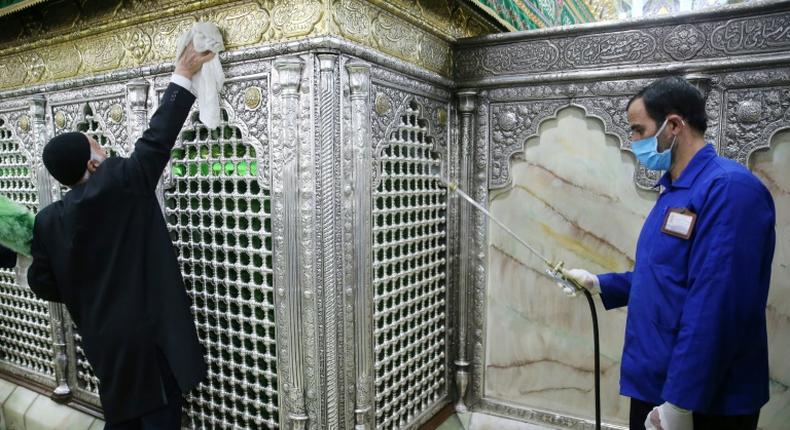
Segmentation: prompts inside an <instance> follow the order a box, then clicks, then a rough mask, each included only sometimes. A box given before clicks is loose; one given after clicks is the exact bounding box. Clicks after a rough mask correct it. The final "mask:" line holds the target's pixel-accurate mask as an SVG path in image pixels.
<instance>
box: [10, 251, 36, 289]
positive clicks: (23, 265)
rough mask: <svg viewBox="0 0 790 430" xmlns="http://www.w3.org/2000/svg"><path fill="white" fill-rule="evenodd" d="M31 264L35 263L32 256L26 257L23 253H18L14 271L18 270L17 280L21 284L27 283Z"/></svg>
mask: <svg viewBox="0 0 790 430" xmlns="http://www.w3.org/2000/svg"><path fill="white" fill-rule="evenodd" d="M31 264H33V258H32V257H26V256H24V255H22V254H17V255H16V266H15V267H14V271H15V272H16V281H17V283H18V284H19V285H27V269H29V268H30V265H31Z"/></svg>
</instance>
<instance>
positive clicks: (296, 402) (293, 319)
mask: <svg viewBox="0 0 790 430" xmlns="http://www.w3.org/2000/svg"><path fill="white" fill-rule="evenodd" d="M303 66H304V63H303V61H302V60H301V59H299V58H297V57H286V58H282V59H278V60H277V61H276V62H275V64H274V67H275V68H276V69H277V72H278V78H279V81H278V82H277V84H278V85H279V90H280V97H281V101H280V105H279V107H280V111H279V112H278V114H279V115H278V117H279V119H280V123H279V124H278V126H279V127H280V136H281V141H280V142H278V143H279V145H280V149H281V151H282V166H281V170H280V169H278V168H276V167H275V169H277V170H280V172H279V173H280V175H279V178H278V175H276V174H275V175H274V180H273V183H274V190H275V199H276V200H279V204H275V207H276V209H275V210H277V209H278V207H279V211H280V214H277V215H275V216H282V217H283V220H284V221H283V231H282V232H281V234H278V237H280V238H283V239H284V242H283V243H281V244H280V245H281V246H280V247H279V250H278V252H277V254H279V257H278V258H281V259H282V260H283V269H284V273H283V275H282V276H281V277H278V279H279V278H282V281H283V282H282V283H281V284H280V285H277V292H278V295H279V296H280V298H281V299H283V298H284V299H285V306H286V307H287V308H288V327H289V335H290V339H289V342H288V344H289V346H290V350H286V351H285V352H286V357H285V358H287V359H288V362H287V363H286V365H287V366H288V370H289V373H286V374H285V375H284V376H285V378H284V382H285V386H284V387H283V388H284V389H285V391H286V395H287V397H288V401H289V403H290V409H289V410H288V421H289V422H290V425H291V428H293V429H300V430H301V429H304V428H306V425H307V418H308V417H307V413H306V408H305V385H304V369H303V355H304V351H303V347H302V319H303V312H302V288H301V270H300V261H299V254H300V252H299V232H300V225H301V220H300V217H299V213H300V210H299V145H298V139H299V129H298V123H299V84H300V82H301V76H302V68H303ZM278 233H279V232H278ZM276 246H277V244H275V247H276ZM283 296H285V297H283ZM282 306H284V304H283V302H282V300H281V301H280V304H279V307H282ZM288 376H290V378H289V377H288Z"/></svg>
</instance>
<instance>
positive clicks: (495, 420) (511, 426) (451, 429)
mask: <svg viewBox="0 0 790 430" xmlns="http://www.w3.org/2000/svg"><path fill="white" fill-rule="evenodd" d="M546 429H549V427H541V426H537V425H534V424H527V423H522V422H518V421H513V420H508V419H504V418H499V417H494V416H491V415H485V414H479V413H475V412H470V413H462V414H461V413H459V414H453V415H451V416H450V418H447V421H445V422H443V423H442V424H441V425H440V426H439V427H438V428H437V430H546Z"/></svg>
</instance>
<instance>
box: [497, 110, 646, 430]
mask: <svg viewBox="0 0 790 430" xmlns="http://www.w3.org/2000/svg"><path fill="white" fill-rule="evenodd" d="M635 166H636V159H635V158H634V157H633V156H632V155H631V153H628V152H624V151H622V150H620V148H619V143H618V141H617V139H615V138H614V137H612V136H606V135H605V134H604V133H603V123H602V122H600V121H599V120H597V119H595V118H586V117H585V112H584V111H583V110H581V109H578V108H566V109H563V110H561V111H559V113H558V115H557V118H556V119H550V120H547V121H545V122H543V124H541V127H540V132H539V136H538V137H533V138H531V139H529V140H528V141H527V145H526V151H525V152H524V154H523V155H522V156H521V157H520V159H518V160H514V161H513V170H512V179H513V185H512V186H511V187H510V188H509V189H506V190H504V191H501V192H498V193H492V195H491V201H490V207H491V210H492V212H493V213H494V214H495V215H496V216H497V217H499V218H500V219H501V220H502V221H503V222H505V223H506V224H507V225H509V226H511V227H512V228H513V230H514V231H515V232H516V233H517V234H518V235H520V236H521V237H523V238H524V239H526V240H527V241H529V242H530V243H533V244H535V245H536V246H537V248H538V249H539V250H540V251H541V252H543V253H544V254H545V255H546V256H547V257H548V258H549V259H552V260H553V259H559V260H562V261H564V262H565V263H566V265H567V266H568V267H582V268H585V269H587V270H590V271H591V272H593V273H599V272H608V271H624V270H628V269H630V268H631V267H632V265H633V258H634V249H635V246H636V238H637V235H638V234H639V230H640V228H641V225H642V223H643V221H644V219H645V217H646V215H647V213H648V212H649V210H650V208H651V207H652V205H653V202H654V201H655V198H656V197H657V194H655V193H652V192H646V191H642V190H639V189H637V187H636V186H635V185H634V182H633V180H632V177H633V174H634V169H635ZM489 232H490V239H489V243H490V245H489V282H488V285H489V291H488V342H487V358H486V373H485V392H486V396H487V397H492V398H496V399H499V400H504V401H507V402H512V403H518V404H522V405H528V406H529V407H533V408H538V409H545V410H550V411H555V412H562V413H564V414H570V415H575V416H579V417H587V418H591V417H592V416H593V412H594V410H593V404H594V397H593V394H594V393H593V374H592V371H593V344H592V329H591V326H590V324H591V322H590V321H591V320H590V311H589V308H588V305H587V301H586V300H585V299H584V298H583V297H582V296H579V297H576V298H568V297H566V296H565V295H564V294H563V293H562V292H561V291H560V290H559V289H558V288H556V286H555V284H554V283H553V282H552V280H551V279H550V278H549V277H548V276H547V275H545V271H544V268H543V266H542V265H541V264H542V263H541V262H540V260H539V259H537V258H535V257H534V256H532V255H530V254H529V252H528V251H527V250H526V249H524V248H523V247H522V246H521V245H519V244H518V243H516V242H515V241H514V240H512V239H511V238H510V237H509V236H507V235H506V234H505V233H504V232H503V231H502V230H500V229H499V228H498V227H496V226H495V225H493V224H491V225H489ZM598 310H599V321H600V330H601V370H602V376H601V379H602V390H601V391H602V396H603V399H602V411H603V416H604V419H605V420H606V421H608V422H614V423H622V422H625V421H626V420H627V418H628V403H627V402H626V401H625V399H624V398H622V397H620V396H619V394H618V389H619V388H618V387H619V377H620V369H619V366H620V354H621V351H622V346H623V333H624V330H625V310H624V309H619V310H614V311H610V312H606V311H604V310H603V307H602V306H600V303H599V306H598Z"/></svg>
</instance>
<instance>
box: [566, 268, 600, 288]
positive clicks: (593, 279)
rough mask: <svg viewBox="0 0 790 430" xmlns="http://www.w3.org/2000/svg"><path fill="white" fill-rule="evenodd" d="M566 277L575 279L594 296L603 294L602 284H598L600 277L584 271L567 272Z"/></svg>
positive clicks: (573, 270)
mask: <svg viewBox="0 0 790 430" xmlns="http://www.w3.org/2000/svg"><path fill="white" fill-rule="evenodd" d="M565 274H566V275H568V276H569V277H571V278H573V279H575V280H576V282H578V283H579V284H581V285H582V287H584V288H586V289H587V291H589V292H591V293H593V294H601V284H600V283H599V282H598V277H597V276H595V275H593V274H592V273H590V272H588V271H586V270H584V269H571V270H568V271H567V272H565Z"/></svg>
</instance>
